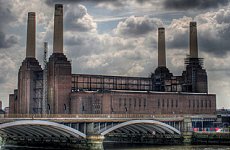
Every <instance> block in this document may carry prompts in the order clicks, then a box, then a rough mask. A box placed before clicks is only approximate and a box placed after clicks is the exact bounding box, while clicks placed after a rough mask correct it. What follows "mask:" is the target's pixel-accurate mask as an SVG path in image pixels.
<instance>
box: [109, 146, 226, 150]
mask: <svg viewBox="0 0 230 150" xmlns="http://www.w3.org/2000/svg"><path fill="white" fill-rule="evenodd" d="M107 150H230V146H222V145H186V146H185V145H183V146H181V145H180V146H148V147H147V146H141V147H138V146H136V147H126V148H124V147H123V148H122V147H120V148H107Z"/></svg>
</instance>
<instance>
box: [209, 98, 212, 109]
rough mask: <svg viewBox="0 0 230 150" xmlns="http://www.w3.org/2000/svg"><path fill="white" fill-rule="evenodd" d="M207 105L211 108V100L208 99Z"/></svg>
mask: <svg viewBox="0 0 230 150" xmlns="http://www.w3.org/2000/svg"><path fill="white" fill-rule="evenodd" d="M209 107H210V108H211V107H212V104H211V101H210V100H209Z"/></svg>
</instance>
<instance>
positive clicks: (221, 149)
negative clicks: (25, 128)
mask: <svg viewBox="0 0 230 150" xmlns="http://www.w3.org/2000/svg"><path fill="white" fill-rule="evenodd" d="M118 145H119V144H118ZM1 150H76V149H64V148H46V147H20V146H10V145H7V146H2V147H1ZM104 150H230V146H224V145H183V146H158V145H157V146H156V145H155V146H134V145H133V146H127V145H126V146H121V145H120V146H119V147H118V146H115V148H114V147H112V146H105V148H104Z"/></svg>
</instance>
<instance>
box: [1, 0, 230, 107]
mask: <svg viewBox="0 0 230 150" xmlns="http://www.w3.org/2000/svg"><path fill="white" fill-rule="evenodd" d="M55 3H63V4H64V52H65V54H66V55H67V57H68V58H69V59H70V60H71V62H72V72H73V73H86V74H106V75H127V76H144V77H147V76H149V75H150V73H151V72H153V71H154V69H155V68H156V66H157V28H158V27H165V29H166V53H167V67H168V68H169V69H170V71H171V72H172V73H173V74H174V75H181V73H182V71H183V70H184V58H185V57H186V55H187V54H188V52H189V49H188V37H189V34H188V27H189V22H190V21H197V25H198V44H199V56H200V57H202V58H204V67H205V68H206V70H207V73H208V81H209V82H208V83H209V93H216V94H217V107H218V108H222V107H225V108H230V1H229V0H155V1H154V0H29V1H28V0H0V20H1V21H0V99H1V100H2V101H3V105H4V106H7V105H8V94H9V93H12V92H13V89H15V88H16V87H17V73H18V69H19V67H20V65H21V62H22V61H23V59H24V58H25V45H26V41H25V39H26V22H27V13H28V12H30V11H34V12H36V19H37V40H36V44H37V45H36V50H37V51H36V57H37V59H38V60H39V62H40V64H41V65H43V64H42V57H43V42H45V41H47V42H48V43H49V50H50V51H49V55H50V54H51V52H52V42H53V40H52V34H53V13H54V4H55Z"/></svg>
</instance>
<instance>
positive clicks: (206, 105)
mask: <svg viewBox="0 0 230 150" xmlns="http://www.w3.org/2000/svg"><path fill="white" fill-rule="evenodd" d="M207 103H208V102H207V100H205V108H207V107H208V104H207Z"/></svg>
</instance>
